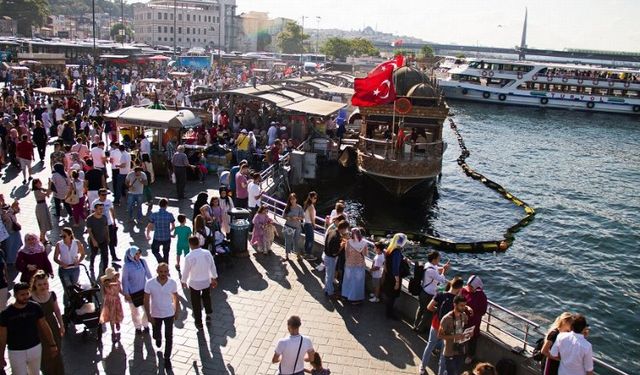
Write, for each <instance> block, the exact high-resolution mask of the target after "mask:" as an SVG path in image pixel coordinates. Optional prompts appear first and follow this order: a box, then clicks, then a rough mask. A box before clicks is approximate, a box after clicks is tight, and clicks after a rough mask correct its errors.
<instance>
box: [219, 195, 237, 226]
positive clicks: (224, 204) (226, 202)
mask: <svg viewBox="0 0 640 375" xmlns="http://www.w3.org/2000/svg"><path fill="white" fill-rule="evenodd" d="M218 193H219V194H220V211H222V220H221V221H220V229H221V230H222V233H224V234H229V232H231V227H230V224H231V216H230V215H229V212H230V211H231V210H232V209H233V208H235V206H234V204H233V199H231V197H230V196H229V194H228V190H227V188H226V187H224V186H223V187H220V189H219V190H218Z"/></svg>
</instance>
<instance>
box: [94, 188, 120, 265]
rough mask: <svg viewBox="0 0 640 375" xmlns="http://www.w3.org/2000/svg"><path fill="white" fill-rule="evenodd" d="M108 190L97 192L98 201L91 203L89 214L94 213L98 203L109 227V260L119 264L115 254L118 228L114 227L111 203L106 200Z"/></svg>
mask: <svg viewBox="0 0 640 375" xmlns="http://www.w3.org/2000/svg"><path fill="white" fill-rule="evenodd" d="M108 194H109V190H107V189H106V188H102V189H100V190H98V199H95V200H93V201H92V202H91V204H90V206H89V207H90V208H91V212H93V211H95V205H96V204H98V203H100V204H102V205H103V207H104V215H105V216H106V217H107V224H108V225H109V252H110V253H111V260H112V261H113V262H119V261H120V258H119V257H118V254H116V246H118V227H117V226H116V211H115V209H114V208H113V204H114V203H113V201H111V199H109V198H107V195H108Z"/></svg>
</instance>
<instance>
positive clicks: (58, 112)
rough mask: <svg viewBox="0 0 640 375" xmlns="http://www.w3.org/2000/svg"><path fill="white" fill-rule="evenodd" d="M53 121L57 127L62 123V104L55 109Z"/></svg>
mask: <svg viewBox="0 0 640 375" xmlns="http://www.w3.org/2000/svg"><path fill="white" fill-rule="evenodd" d="M55 119H56V124H57V125H60V124H62V123H63V122H64V106H63V105H62V104H58V108H56V111H55ZM58 136H60V134H58Z"/></svg>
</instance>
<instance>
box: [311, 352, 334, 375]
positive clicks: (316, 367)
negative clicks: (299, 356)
mask: <svg viewBox="0 0 640 375" xmlns="http://www.w3.org/2000/svg"><path fill="white" fill-rule="evenodd" d="M309 363H310V364H311V366H313V368H312V369H311V370H307V369H304V372H306V373H309V374H311V375H330V374H331V370H329V369H327V368H322V358H320V353H318V352H315V353H314V355H313V359H312V360H311V362H309Z"/></svg>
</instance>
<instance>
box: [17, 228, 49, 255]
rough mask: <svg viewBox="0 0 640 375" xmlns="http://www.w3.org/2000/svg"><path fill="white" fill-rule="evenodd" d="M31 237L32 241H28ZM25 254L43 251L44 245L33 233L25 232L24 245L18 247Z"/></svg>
mask: <svg viewBox="0 0 640 375" xmlns="http://www.w3.org/2000/svg"><path fill="white" fill-rule="evenodd" d="M30 239H33V241H29V240H30ZM20 251H22V252H23V253H25V254H29V255H31V254H38V253H42V252H44V246H43V245H42V243H41V242H40V239H39V238H38V236H37V235H35V234H33V233H27V234H25V235H24V246H23V247H22V249H20Z"/></svg>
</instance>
